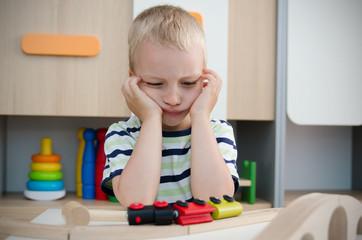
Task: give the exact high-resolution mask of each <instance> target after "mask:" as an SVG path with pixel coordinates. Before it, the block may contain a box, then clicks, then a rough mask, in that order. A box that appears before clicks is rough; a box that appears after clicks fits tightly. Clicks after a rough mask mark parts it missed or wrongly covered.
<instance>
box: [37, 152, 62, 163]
mask: <svg viewBox="0 0 362 240" xmlns="http://www.w3.org/2000/svg"><path fill="white" fill-rule="evenodd" d="M60 158H61V157H60V155H58V154H50V155H43V154H34V155H33V156H32V157H31V160H32V161H33V162H35V163H58V162H60Z"/></svg>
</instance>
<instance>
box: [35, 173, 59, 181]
mask: <svg viewBox="0 0 362 240" xmlns="http://www.w3.org/2000/svg"><path fill="white" fill-rule="evenodd" d="M62 177H63V173H62V172H60V171H57V172H39V171H31V172H30V173H29V178H30V179H31V180H40V181H53V180H60V179H62Z"/></svg>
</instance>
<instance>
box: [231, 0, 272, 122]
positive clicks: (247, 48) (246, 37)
mask: <svg viewBox="0 0 362 240" xmlns="http://www.w3.org/2000/svg"><path fill="white" fill-rule="evenodd" d="M276 25H277V1H276V0H266V1H260V0H257V1H255V0H230V1H229V43H228V44H229V53H228V89H227V91H228V93H227V118H228V119H232V120H274V110H275V78H276V76H275V69H276V31H277V28H276Z"/></svg>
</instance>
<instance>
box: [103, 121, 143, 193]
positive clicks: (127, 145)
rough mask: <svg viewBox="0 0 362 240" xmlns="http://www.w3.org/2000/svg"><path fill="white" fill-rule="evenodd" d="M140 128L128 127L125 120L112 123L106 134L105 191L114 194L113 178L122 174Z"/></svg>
mask: <svg viewBox="0 0 362 240" xmlns="http://www.w3.org/2000/svg"><path fill="white" fill-rule="evenodd" d="M135 132H136V133H138V129H135V128H127V126H126V123H125V122H119V123H114V124H112V125H111V126H110V127H109V129H108V131H107V134H106V138H105V142H104V153H105V155H106V164H105V166H104V171H103V180H102V183H101V189H102V191H103V192H104V193H106V194H108V195H110V196H114V192H113V187H112V178H113V177H115V176H117V175H120V174H121V173H122V171H123V169H124V167H125V166H126V164H127V162H128V160H129V158H130V157H131V154H132V151H133V148H134V146H135V143H136V140H137V137H136V136H135V134H134V133H135Z"/></svg>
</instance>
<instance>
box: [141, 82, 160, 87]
mask: <svg viewBox="0 0 362 240" xmlns="http://www.w3.org/2000/svg"><path fill="white" fill-rule="evenodd" d="M145 83H146V84H147V85H149V86H162V83H160V82H145Z"/></svg>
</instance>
